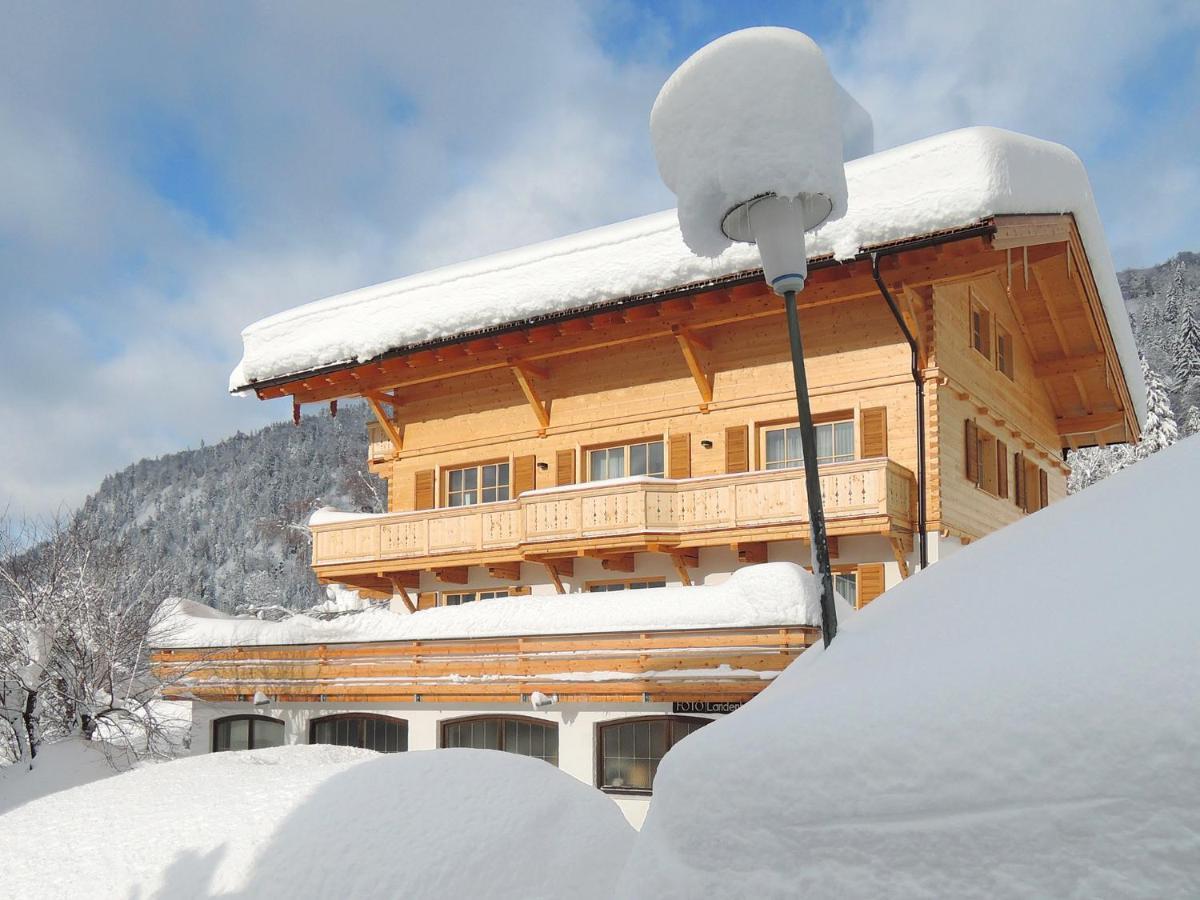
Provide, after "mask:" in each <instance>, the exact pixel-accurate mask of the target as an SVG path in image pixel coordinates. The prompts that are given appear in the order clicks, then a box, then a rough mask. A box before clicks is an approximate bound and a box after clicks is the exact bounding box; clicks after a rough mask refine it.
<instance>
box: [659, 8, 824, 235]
mask: <svg viewBox="0 0 1200 900" xmlns="http://www.w3.org/2000/svg"><path fill="white" fill-rule="evenodd" d="M838 101H839V93H838V87H837V83H836V82H835V81H834V80H833V76H832V75H831V74H830V72H829V66H828V64H827V63H826V62H825V56H824V54H823V53H821V48H820V47H818V46H817V45H816V43H815V42H814V41H813V40H812V38H810V37H809V36H808V35H806V34H802V33H801V32H799V31H795V30H793V29H791V28H746V29H743V30H741V31H735V32H733V33H732V34H726V35H724V36H722V37H719V38H717V39H716V40H715V41H713V42H712V43H710V44H707V45H706V46H704V47H701V48H700V49H699V50H697V51H696V52H695V53H693V54H692V55H691V56H689V57H688V58H687V59H686V60H685V61H684V62H683V64H682V65H681V66H680V67H679V68H678V69H676V70H675V72H674V73H673V74H672V75H671V77H670V78H668V79H667V83H666V84H664V85H663V87H662V90H661V91H660V92H659V94H658V99H657V100H655V102H654V108H653V109H652V110H651V112H650V136H651V139H652V140H653V142H654V156H655V158H656V159H657V160H658V171H659V174H661V175H662V179H663V181H664V182H665V183H666V185H667V187H669V188H670V189H671V191H672V192H673V193H674V194H675V196H676V197H678V198H679V228H680V233H681V234H682V236H683V241H684V243H685V244H687V245H688V247H690V248H691V249H692V251H693V252H695V253H697V254H699V255H700V256H714V257H715V256H720V254H721V251H722V250H724V249H725V248H726V247H728V246H729V245H730V240H729V238H728V237H726V236H725V234H724V233H723V232H722V231H721V221H722V219H724V218H725V214H726V213H728V212H729V211H730V210H731V209H733V208H734V207H735V206H738V205H739V204H741V203H744V202H746V201H747V200H751V199H753V198H754V197H759V196H761V195H763V194H777V195H779V196H780V197H786V198H788V199H794V198H796V197H799V196H800V195H801V194H819V195H821V196H823V197H825V198H826V199H827V200H828V201H829V202H830V203H831V204H832V206H833V210H832V212H831V213H830V215H829V219H830V220H833V219H840V218H841V217H842V216H843V215H845V213H846V173H845V171H844V169H843V168H842V133H841V122H840V120H839V117H838Z"/></svg>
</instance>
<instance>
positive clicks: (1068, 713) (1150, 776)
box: [618, 438, 1200, 898]
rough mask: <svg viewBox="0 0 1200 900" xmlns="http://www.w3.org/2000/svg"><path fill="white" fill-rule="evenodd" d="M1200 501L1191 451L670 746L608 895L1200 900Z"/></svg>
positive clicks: (978, 562) (1198, 471) (1102, 489)
mask: <svg viewBox="0 0 1200 900" xmlns="http://www.w3.org/2000/svg"><path fill="white" fill-rule="evenodd" d="M1197 508H1200V438H1191V439H1188V440H1185V441H1183V442H1181V443H1179V444H1177V445H1175V446H1174V447H1171V448H1168V449H1166V450H1164V451H1162V452H1160V453H1158V454H1156V455H1155V456H1153V457H1151V458H1149V459H1147V460H1145V461H1143V462H1141V463H1139V464H1138V465H1137V466H1134V467H1132V468H1130V469H1127V470H1125V471H1122V472H1120V473H1118V474H1116V475H1114V476H1113V477H1111V478H1109V479H1107V480H1106V481H1104V482H1102V483H1100V484H1097V485H1095V486H1094V487H1092V488H1089V489H1088V490H1086V491H1084V492H1082V493H1080V494H1078V495H1076V496H1073V497H1071V498H1068V499H1067V500H1066V501H1064V502H1062V503H1059V504H1056V505H1054V506H1051V507H1049V508H1047V509H1045V510H1043V511H1041V512H1039V513H1037V514H1036V515H1033V516H1030V517H1029V518H1028V519H1025V520H1023V521H1021V522H1019V523H1017V524H1015V525H1012V526H1010V527H1008V528H1005V529H1004V530H1002V531H999V532H996V533H995V534H993V535H991V536H989V537H987V538H985V539H984V540H982V541H980V542H979V543H977V544H973V545H972V546H970V547H969V548H967V549H966V550H965V551H963V552H962V553H959V554H957V555H955V556H953V557H951V558H950V559H947V560H944V561H942V562H940V563H938V564H937V565H936V566H934V567H933V568H931V569H929V570H928V571H926V572H923V573H920V574H919V575H917V576H915V577H913V578H911V579H909V580H908V581H906V582H904V583H903V584H901V585H900V586H899V587H896V588H894V589H893V590H891V591H889V592H888V593H887V594H886V595H885V596H884V597H882V598H881V599H880V600H878V601H876V602H875V603H873V604H871V606H870V607H868V608H867V609H866V610H864V611H863V612H861V613H860V614H859V615H857V616H854V617H853V618H851V619H850V620H849V621H848V622H846V624H845V625H844V626H843V628H842V629H841V630H839V632H838V637H837V640H836V641H835V642H834V643H833V645H832V646H831V647H830V648H829V649H828V650H825V651H823V652H822V651H821V650H820V649H816V650H810V651H809V652H807V653H805V654H804V655H803V656H802V657H800V659H799V660H798V661H797V662H796V663H794V664H793V665H792V666H791V667H790V668H788V669H787V670H786V671H785V672H784V673H783V674H782V675H780V677H779V678H778V679H776V681H775V682H774V684H773V685H772V686H771V687H769V688H768V689H767V690H766V691H765V692H764V693H763V694H762V695H761V696H760V697H758V698H757V699H756V700H754V701H753V702H751V703H749V704H747V705H746V706H744V707H743V708H742V709H741V710H739V711H738V712H735V713H733V714H732V715H730V716H728V717H727V718H725V719H723V720H722V721H720V722H718V723H716V724H714V725H712V726H709V727H708V728H705V729H703V730H701V731H699V732H697V733H696V734H694V735H691V736H689V737H688V738H687V740H686V741H685V742H684V743H682V744H681V745H680V746H679V747H677V748H675V749H674V750H672V752H671V753H670V755H668V756H667V757H666V759H665V760H664V762H663V764H662V767H661V768H660V769H659V771H658V778H657V780H656V782H655V797H654V803H653V805H652V806H651V808H650V814H649V818H648V819H647V821H646V824H645V827H644V829H643V831H642V833H641V835H640V837H639V840H638V843H637V845H636V847H635V850H634V858H633V860H632V863H631V867H630V869H628V870H627V872H626V873H625V876H624V881H623V884H622V887H621V889H620V890H619V891H618V894H619V896H621V897H657V898H661V897H695V896H740V897H795V896H804V897H838V898H849V897H882V896H887V897H957V898H966V897H998V896H1003V897H1118V896H1120V897H1196V896H1200V863H1198V861H1200V702H1198V699H1197V697H1198V695H1197V685H1198V684H1200V605H1198V604H1197V603H1196V597H1195V590H1194V589H1193V588H1192V586H1191V583H1190V580H1189V579H1187V578H1180V577H1179V573H1180V564H1181V563H1180V561H1181V560H1186V559H1188V558H1190V555H1191V552H1192V551H1193V549H1194V543H1195V537H1194V531H1193V530H1194V515H1195V510H1196V509H1197ZM714 773H719V777H714Z"/></svg>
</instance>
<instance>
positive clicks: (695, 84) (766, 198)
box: [650, 28, 846, 646]
mask: <svg viewBox="0 0 1200 900" xmlns="http://www.w3.org/2000/svg"><path fill="white" fill-rule="evenodd" d="M840 93H842V92H841V91H840V88H839V87H838V86H837V83H836V82H835V81H834V80H833V76H832V75H831V74H830V72H829V67H828V65H826V63H825V58H824V56H823V55H822V53H821V51H820V49H819V48H818V47H817V45H816V44H815V43H813V41H812V40H811V39H810V38H809V37H807V36H806V35H804V34H801V33H800V32H798V31H793V30H791V29H788V28H750V29H746V30H744V31H736V32H734V33H732V34H728V35H725V36H724V37H722V38H718V39H717V40H716V41H713V42H712V43H711V44H709V45H708V46H706V47H703V48H701V49H700V50H699V51H697V52H696V53H695V54H693V55H692V56H691V57H690V58H689V59H687V60H686V61H685V62H684V63H683V65H681V66H680V67H679V68H678V69H677V70H676V71H675V73H674V74H672V76H671V77H670V78H669V79H668V80H667V83H666V84H665V85H663V88H662V90H661V91H660V92H659V95H658V99H657V100H656V101H655V103H654V109H653V111H652V112H651V114H650V133H651V137H652V140H653V142H654V152H655V157H656V159H657V160H658V167H659V172H660V173H661V174H662V177H663V181H665V182H666V184H667V186H668V187H669V188H671V190H673V191H674V192H675V194H676V196H677V197H678V198H679V225H680V231H681V232H682V234H683V238H684V241H685V242H686V243H687V245H688V246H689V247H690V248H691V249H692V251H693V252H695V253H697V254H699V255H701V256H716V255H717V254H719V253H721V252H722V251H723V250H724V249H725V248H726V247H728V246H729V244H730V242H733V241H738V242H745V243H753V244H757V245H758V250H759V254H760V256H761V257H762V265H763V276H764V278H765V279H766V282H767V284H768V285H769V286H770V287H771V289H772V290H773V291H774V292H775V293H777V294H779V295H781V296H782V297H783V300H784V306H785V308H786V311H787V320H788V336H789V338H790V344H791V356H792V373H793V378H794V380H795V387H796V406H797V412H798V413H799V427H800V441H801V447H802V449H803V454H804V480H805V487H806V492H807V494H808V517H809V532H810V538H811V545H812V563H813V570H814V571H815V572H816V573H817V574H818V576H819V578H820V580H821V632H822V636H823V637H824V641H825V646H829V643H830V641H832V640H833V637H834V635H835V634H837V612H836V610H835V608H834V601H833V574H832V572H831V570H830V566H829V542H828V539H827V537H826V534H825V511H824V507H823V504H822V502H821V481H820V476H819V473H818V470H817V441H816V433H815V430H814V428H813V421H812V411H811V409H810V408H809V401H808V379H807V376H806V373H805V368H804V347H803V342H802V341H801V336H800V321H799V317H798V316H797V314H796V294H797V293H798V292H799V291H802V290H803V289H804V281H805V278H806V277H807V274H808V260H807V255H806V252H805V237H804V236H805V233H806V232H808V231H811V230H812V229H814V228H816V227H817V226H819V225H821V224H822V223H823V222H826V221H829V220H831V219H837V218H840V217H841V216H842V215H844V214H845V211H846V175H845V169H844V167H843V163H842V128H841V123H840V122H839V117H838V103H839V94H840Z"/></svg>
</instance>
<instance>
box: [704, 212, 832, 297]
mask: <svg viewBox="0 0 1200 900" xmlns="http://www.w3.org/2000/svg"><path fill="white" fill-rule="evenodd" d="M831 212H833V201H832V200H830V199H829V198H828V197H826V196H824V195H823V194H800V195H799V196H798V197H796V198H795V199H788V198H786V197H780V196H778V195H776V194H762V195H760V196H758V197H753V198H751V199H749V200H747V201H745V202H744V203H739V204H738V205H737V206H735V207H733V208H732V209H731V210H729V212H727V213H726V214H725V218H723V219H722V220H721V231H722V233H724V235H725V236H726V237H727V238H729V239H730V240H731V241H739V242H741V243H746V244H757V245H758V252H759V255H760V256H761V257H762V264H763V277H764V278H765V279H766V281H767V284H768V285H770V286H771V290H773V291H774V292H775V293H777V294H780V295H782V294H785V293H787V292H788V291H797V292H799V291H802V290H804V281H805V279H806V278H807V277H808V255H807V250H806V248H805V246H804V233H805V232H806V231H811V230H812V229H814V228H816V227H817V226H818V225H820V224H821V223H822V222H824V221H825V220H826V219H828V218H829V214H830V213H831Z"/></svg>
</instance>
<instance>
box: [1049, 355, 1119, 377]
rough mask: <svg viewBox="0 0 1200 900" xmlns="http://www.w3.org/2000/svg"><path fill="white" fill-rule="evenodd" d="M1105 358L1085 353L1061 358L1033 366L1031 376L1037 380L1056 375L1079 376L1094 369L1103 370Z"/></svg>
mask: <svg viewBox="0 0 1200 900" xmlns="http://www.w3.org/2000/svg"><path fill="white" fill-rule="evenodd" d="M1106 360H1107V357H1106V356H1105V355H1104V354H1103V353H1086V354H1084V355H1083V356H1063V357H1060V358H1059V359H1048V360H1046V361H1045V362H1036V363H1034V364H1033V374H1034V375H1036V376H1037V377H1038V378H1053V377H1055V376H1057V375H1081V374H1083V373H1085V372H1090V371H1092V370H1094V369H1103V368H1104V364H1105V362H1106Z"/></svg>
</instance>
